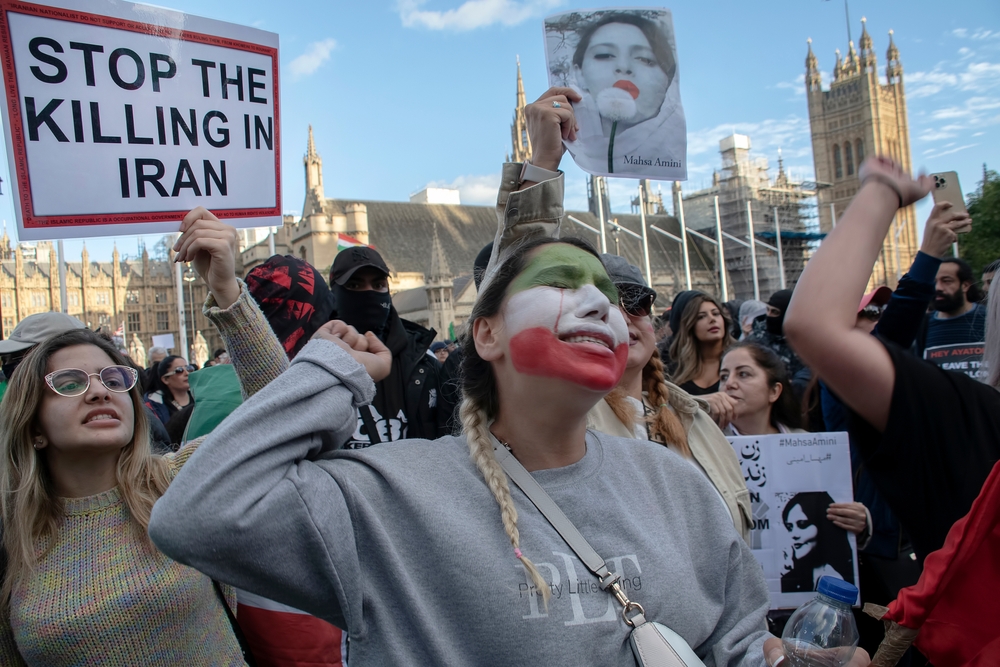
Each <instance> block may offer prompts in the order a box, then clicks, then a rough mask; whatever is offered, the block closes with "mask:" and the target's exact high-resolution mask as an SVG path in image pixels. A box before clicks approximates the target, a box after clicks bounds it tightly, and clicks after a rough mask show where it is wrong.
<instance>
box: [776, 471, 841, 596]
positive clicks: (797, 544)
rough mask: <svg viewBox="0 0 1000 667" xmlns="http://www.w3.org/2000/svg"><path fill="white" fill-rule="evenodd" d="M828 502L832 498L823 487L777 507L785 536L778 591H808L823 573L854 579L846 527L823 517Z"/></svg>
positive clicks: (828, 504)
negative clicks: (779, 508) (785, 541)
mask: <svg viewBox="0 0 1000 667" xmlns="http://www.w3.org/2000/svg"><path fill="white" fill-rule="evenodd" d="M831 504H833V498H832V497H830V494H829V493H827V492H826V491H804V492H801V493H796V494H795V495H794V496H792V497H791V498H790V499H789V500H788V502H787V503H786V504H785V508H784V509H783V510H782V511H781V522H782V525H783V526H784V527H785V531H786V532H787V533H788V540H789V541H788V544H787V547H786V549H785V554H786V556H788V557H787V558H785V559H784V561H785V563H786V564H787V569H786V571H785V572H784V573H783V574H782V575H781V592H782V593H811V592H813V591H815V590H816V586H817V585H818V584H819V580H820V577H824V576H826V575H830V576H833V577H837V578H838V579H843V580H844V581H849V582H851V583H852V584H853V583H854V553H853V551H852V549H851V542H850V540H849V539H848V534H847V531H846V530H844V529H843V528H838V527H837V526H835V525H834V523H833V522H832V521H830V520H829V519H828V518H827V508H829V507H830V505H831Z"/></svg>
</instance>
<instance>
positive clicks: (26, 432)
mask: <svg viewBox="0 0 1000 667" xmlns="http://www.w3.org/2000/svg"><path fill="white" fill-rule="evenodd" d="M78 345H93V346H95V347H97V348H99V349H100V350H101V351H102V352H104V353H105V354H107V355H108V356H109V357H110V358H111V360H112V362H113V363H115V364H117V365H122V366H126V365H128V360H127V359H126V358H125V357H124V356H123V355H122V354H121V353H120V352H118V350H116V349H115V347H114V345H112V344H111V342H110V341H108V340H107V339H106V338H103V337H101V336H100V335H98V334H96V333H94V332H92V331H89V330H87V329H77V330H74V331H69V332H67V333H64V334H60V335H58V336H55V337H53V338H50V339H48V340H47V341H45V342H43V343H41V344H39V345H38V346H37V347H36V348H35V349H34V350H32V351H31V352H30V353H29V354H28V355H27V356H26V357H25V359H24V361H22V362H21V364H20V365H19V366H18V368H17V370H16V372H15V373H13V377H12V378H11V379H10V385H9V387H8V389H7V393H6V394H5V395H4V400H3V403H2V404H0V517H2V521H3V539H2V544H3V550H4V555H5V556H6V561H7V562H6V570H5V572H4V576H3V585H2V587H0V608H2V609H3V613H4V614H6V612H7V609H8V608H9V604H10V598H11V594H12V592H13V591H14V589H15V588H16V587H17V585H18V584H20V583H21V582H22V581H23V580H24V578H25V577H26V576H27V575H28V574H29V573H30V572H31V571H32V570H33V569H34V567H35V565H36V564H37V562H38V559H39V558H40V557H41V556H42V555H44V554H45V553H46V550H47V549H48V548H49V547H51V546H52V545H53V544H54V543H55V539H56V537H57V536H58V533H59V525H60V523H61V522H62V519H63V504H62V501H61V500H60V499H59V497H58V496H57V495H56V492H55V489H54V486H53V482H52V478H51V476H50V474H49V471H48V466H47V465H46V461H45V456H44V453H43V452H42V451H39V450H36V449H35V448H34V441H35V439H36V437H37V433H38V412H39V410H40V408H41V403H42V397H43V396H44V394H45V392H46V391H49V389H48V386H47V385H46V383H45V378H44V376H45V374H46V372H47V367H48V363H49V359H50V358H51V356H52V355H53V354H54V353H55V352H57V351H58V350H62V349H65V348H68V347H74V346H78ZM95 381H96V380H95ZM129 398H131V399H132V409H133V413H134V416H135V418H134V425H133V433H132V440H131V442H129V443H128V444H127V445H125V447H123V448H122V452H121V455H120V456H119V458H118V465H117V467H116V469H115V478H116V480H117V482H118V486H119V488H120V490H121V494H122V498H123V499H124V501H125V504H126V506H127V507H128V510H129V515H130V516H131V518H132V522H133V524H134V527H135V529H136V531H137V533H136V534H137V536H138V537H139V538H140V539H142V540H145V541H146V543H147V544H148V545H149V546H150V548H155V547H153V546H152V543H151V542H149V537H148V534H147V533H146V529H147V527H148V526H149V516H150V513H151V512H152V510H153V503H155V502H156V500H157V499H158V498H159V497H160V496H162V495H163V493H164V491H166V489H167V485H168V484H169V482H170V477H171V475H170V469H169V466H168V465H167V461H166V460H165V459H164V458H163V457H161V456H155V455H154V454H153V453H152V450H151V448H150V439H149V422H148V421H147V418H146V413H145V410H144V408H143V404H142V398H141V396H140V395H139V388H138V386H136V387H133V388H132V390H131V391H130V392H129ZM64 400H80V399H79V398H66V399H64Z"/></svg>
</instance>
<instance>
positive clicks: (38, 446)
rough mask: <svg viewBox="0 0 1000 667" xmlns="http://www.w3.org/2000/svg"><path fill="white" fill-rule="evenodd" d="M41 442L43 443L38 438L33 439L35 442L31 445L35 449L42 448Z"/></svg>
mask: <svg viewBox="0 0 1000 667" xmlns="http://www.w3.org/2000/svg"><path fill="white" fill-rule="evenodd" d="M42 444H44V443H42V441H41V439H38V440H35V444H34V445H32V446H33V447H34V448H35V449H41V448H42Z"/></svg>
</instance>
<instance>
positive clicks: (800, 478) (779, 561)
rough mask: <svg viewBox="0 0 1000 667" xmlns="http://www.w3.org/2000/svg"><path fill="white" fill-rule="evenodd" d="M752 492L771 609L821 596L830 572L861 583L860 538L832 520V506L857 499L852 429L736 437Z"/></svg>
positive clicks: (755, 541) (754, 538) (754, 543)
mask: <svg viewBox="0 0 1000 667" xmlns="http://www.w3.org/2000/svg"><path fill="white" fill-rule="evenodd" d="M729 441H730V442H731V443H732V445H733V448H734V449H735V450H736V457H737V459H739V461H740V467H741V468H742V469H743V478H744V479H745V480H746V483H747V489H749V490H750V502H751V505H752V509H753V520H754V526H753V530H752V531H751V538H750V539H751V544H750V547H751V549H752V550H753V554H754V556H756V557H757V560H758V562H760V565H761V567H762V568H763V569H764V578H765V579H766V580H767V587H768V591H769V592H770V594H771V608H772V609H787V608H794V607H798V606H800V605H802V604H804V603H806V602H808V601H809V600H811V599H812V598H813V597H815V593H814V592H813V591H815V585H816V583H817V582H818V581H819V578H820V577H821V576H824V575H831V576H834V577H839V578H841V579H843V580H845V581H849V582H851V583H853V584H854V585H855V586H857V585H858V557H857V542H856V540H855V537H854V535H853V534H852V533H849V532H847V531H845V530H843V529H841V528H838V527H837V526H835V525H834V524H833V522H832V521H830V520H828V519H827V518H826V510H827V507H829V505H830V503H848V502H852V501H853V500H854V486H853V483H852V476H851V452H850V447H849V445H848V440H847V434H846V433H779V434H776V435H747V436H735V437H730V438H729Z"/></svg>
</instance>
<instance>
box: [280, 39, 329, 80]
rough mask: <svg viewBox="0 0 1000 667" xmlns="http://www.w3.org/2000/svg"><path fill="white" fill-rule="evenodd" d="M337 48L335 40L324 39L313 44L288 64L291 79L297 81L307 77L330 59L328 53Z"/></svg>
mask: <svg viewBox="0 0 1000 667" xmlns="http://www.w3.org/2000/svg"><path fill="white" fill-rule="evenodd" d="M335 48H337V40H335V39H330V38H328V39H324V40H323V41H322V42H313V43H312V44H310V45H309V49H308V50H307V51H306V52H305V53H303V54H302V55H301V56H298V57H297V58H294V59H293V60H292V62H290V63H288V70H289V71H290V72H291V73H292V79H293V80H297V79H301V78H303V77H307V76H309V75H310V74H312V73H313V72H315V71H316V70H318V69H319V68H320V66H321V65H322V64H323V63H325V62H326V61H327V60H329V59H330V53H331V52H332V51H333V50H334V49H335Z"/></svg>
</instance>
